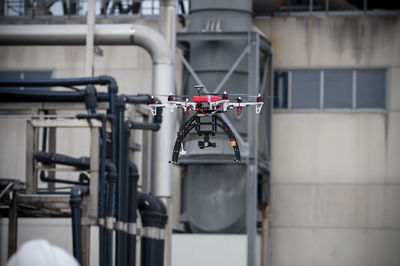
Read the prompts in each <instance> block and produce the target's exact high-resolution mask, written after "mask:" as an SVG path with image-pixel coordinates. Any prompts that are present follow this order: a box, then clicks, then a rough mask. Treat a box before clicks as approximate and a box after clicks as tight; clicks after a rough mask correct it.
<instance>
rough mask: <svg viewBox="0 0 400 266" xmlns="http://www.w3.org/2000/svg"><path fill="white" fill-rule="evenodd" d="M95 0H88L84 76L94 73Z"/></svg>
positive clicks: (90, 75)
mask: <svg viewBox="0 0 400 266" xmlns="http://www.w3.org/2000/svg"><path fill="white" fill-rule="evenodd" d="M95 12H96V0H88V11H87V18H86V23H87V32H86V67H85V72H86V76H88V77H92V76H93V74H94V24H95V19H96V14H95Z"/></svg>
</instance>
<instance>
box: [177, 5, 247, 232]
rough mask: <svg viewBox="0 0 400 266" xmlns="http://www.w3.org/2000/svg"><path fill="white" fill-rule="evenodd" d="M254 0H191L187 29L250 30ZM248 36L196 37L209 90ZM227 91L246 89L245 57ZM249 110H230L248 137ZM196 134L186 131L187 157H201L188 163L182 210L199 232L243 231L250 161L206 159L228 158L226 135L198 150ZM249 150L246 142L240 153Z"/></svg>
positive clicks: (196, 54) (193, 59)
mask: <svg viewBox="0 0 400 266" xmlns="http://www.w3.org/2000/svg"><path fill="white" fill-rule="evenodd" d="M252 8H253V6H252V1H251V0H246V1H244V0H193V1H191V7H190V25H189V26H188V31H189V32H205V33H207V32H213V33H215V34H217V33H218V32H248V31H250V30H251V29H252V27H253V25H252ZM247 44H248V42H247V40H220V41H207V40H192V41H190V54H189V56H190V65H191V67H192V68H193V70H194V71H195V72H196V74H197V75H198V77H199V78H200V80H201V81H202V82H203V83H204V86H205V87H206V88H207V89H208V91H209V92H213V91H214V90H215V88H216V87H217V86H218V84H219V83H220V81H221V80H222V79H223V78H224V76H225V75H226V73H227V72H228V71H229V69H230V68H231V67H232V65H233V64H234V62H235V60H236V59H237V58H238V57H239V55H240V54H241V53H242V52H243V51H244V49H245V48H246V46H247ZM196 84H197V83H196V81H195V80H194V79H193V78H191V79H189V84H188V86H186V87H187V88H188V91H187V92H186V94H189V95H197V91H195V90H194V89H193V87H194V85H196ZM225 88H226V90H227V91H228V93H247V88H248V62H247V56H245V57H244V58H243V60H242V62H241V63H240V64H239V66H238V67H237V68H236V69H235V70H234V72H233V74H232V76H231V77H230V78H229V79H228V80H227V82H226V83H225V85H224V86H223V88H222V89H221V90H220V91H219V92H223V91H224V90H225ZM246 113H247V112H246V110H243V114H242V116H241V117H240V118H238V117H237V116H236V114H235V113H234V112H228V113H227V114H226V115H227V117H228V119H229V121H230V122H231V124H232V125H233V126H234V127H235V128H236V130H237V131H238V132H239V133H240V134H241V135H242V137H246V136H245V134H246V131H247V122H246V119H245V118H246V117H247V114H246ZM197 141H198V136H197V135H191V136H188V137H187V139H186V142H185V148H186V151H187V156H188V157H190V158H192V159H194V160H197V161H196V163H195V164H188V166H187V172H186V178H184V190H185V193H184V200H183V207H184V213H183V215H182V220H183V221H186V222H188V224H189V226H190V229H191V231H192V232H196V233H241V232H244V230H245V226H246V220H245V214H246V201H245V200H244V199H245V195H246V193H245V191H246V190H245V188H246V166H245V165H243V164H241V165H237V164H233V162H232V164H214V165H211V166H210V165H209V164H204V163H202V159H203V158H205V157H207V158H213V159H217V160H218V159H227V160H229V159H230V158H231V157H232V148H231V147H230V146H229V142H228V141H227V140H226V136H225V135H224V134H217V135H216V136H214V137H212V141H215V142H216V143H217V148H215V149H203V150H199V149H198V147H197ZM244 153H245V150H244V147H243V149H242V155H243V154H244Z"/></svg>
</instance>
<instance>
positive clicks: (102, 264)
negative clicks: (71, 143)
mask: <svg viewBox="0 0 400 266" xmlns="http://www.w3.org/2000/svg"><path fill="white" fill-rule="evenodd" d="M100 140H101V143H100V145H101V151H100V156H101V159H100V161H101V164H100V180H99V218H100V219H102V220H103V223H104V217H105V216H106V214H105V198H104V197H105V193H104V192H105V183H106V180H105V172H106V169H105V167H106V156H107V129H106V120H105V119H104V120H103V121H102V124H101V138H100ZM99 234H100V236H99V240H100V242H99V262H100V266H105V262H106V257H105V256H106V255H107V252H106V250H105V247H106V246H105V242H104V239H105V235H104V234H105V230H104V227H103V226H100V227H99Z"/></svg>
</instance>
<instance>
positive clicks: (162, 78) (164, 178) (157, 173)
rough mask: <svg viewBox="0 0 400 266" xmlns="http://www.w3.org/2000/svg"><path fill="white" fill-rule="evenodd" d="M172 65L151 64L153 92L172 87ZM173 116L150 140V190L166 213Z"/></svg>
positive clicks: (168, 238)
mask: <svg viewBox="0 0 400 266" xmlns="http://www.w3.org/2000/svg"><path fill="white" fill-rule="evenodd" d="M173 81H174V80H173V65H172V64H157V65H153V88H154V91H153V92H154V94H166V93H167V92H169V91H171V90H172V89H173V88H174V82H173ZM173 125H174V124H173V116H172V115H171V114H166V115H164V116H163V123H162V125H161V129H160V130H159V131H158V132H154V133H153V136H152V137H153V141H152V163H153V165H152V177H153V178H152V182H151V186H152V192H153V194H154V195H155V196H157V197H159V198H161V199H162V200H163V201H164V203H165V205H166V206H167V208H168V213H172V204H171V200H170V199H171V196H172V167H171V165H170V164H169V163H168V161H169V160H170V155H171V152H172V145H173V143H172V142H171V141H170V140H172V139H174V133H173V130H174V126H173ZM170 225H171V223H170V222H169V223H168V225H167V229H166V232H165V238H166V239H165V242H166V247H165V251H166V252H165V256H164V257H165V265H166V266H169V265H171V264H170V258H171V257H170V247H171V245H170V243H171V233H172V230H171V226H170Z"/></svg>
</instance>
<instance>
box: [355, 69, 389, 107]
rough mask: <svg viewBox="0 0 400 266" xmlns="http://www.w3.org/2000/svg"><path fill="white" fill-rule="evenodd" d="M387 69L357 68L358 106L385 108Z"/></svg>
mask: <svg viewBox="0 0 400 266" xmlns="http://www.w3.org/2000/svg"><path fill="white" fill-rule="evenodd" d="M385 87H386V84H385V71H384V70H357V97H356V103H357V108H385V97H386V95H385Z"/></svg>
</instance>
